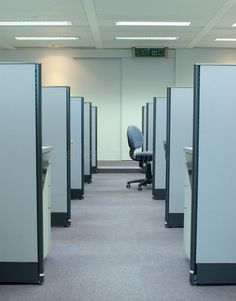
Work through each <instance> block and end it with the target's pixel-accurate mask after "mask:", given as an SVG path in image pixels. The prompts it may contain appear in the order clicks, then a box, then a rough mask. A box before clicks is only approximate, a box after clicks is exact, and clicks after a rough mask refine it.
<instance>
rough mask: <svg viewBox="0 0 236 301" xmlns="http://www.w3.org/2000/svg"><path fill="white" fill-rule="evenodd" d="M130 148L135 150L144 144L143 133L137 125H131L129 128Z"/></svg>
mask: <svg viewBox="0 0 236 301" xmlns="http://www.w3.org/2000/svg"><path fill="white" fill-rule="evenodd" d="M127 137H128V144H129V148H130V149H131V150H132V151H134V150H136V149H137V148H140V147H142V146H143V134H142V132H141V131H140V129H139V128H137V127H136V126H135V125H130V126H129V127H128V129H127Z"/></svg>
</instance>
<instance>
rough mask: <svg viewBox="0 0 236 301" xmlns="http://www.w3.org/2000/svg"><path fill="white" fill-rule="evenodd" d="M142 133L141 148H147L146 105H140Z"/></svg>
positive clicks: (144, 149)
mask: <svg viewBox="0 0 236 301" xmlns="http://www.w3.org/2000/svg"><path fill="white" fill-rule="evenodd" d="M142 133H143V147H142V150H143V151H146V150H147V143H146V142H147V107H146V106H142Z"/></svg>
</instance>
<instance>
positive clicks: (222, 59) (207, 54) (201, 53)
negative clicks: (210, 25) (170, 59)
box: [175, 48, 236, 86]
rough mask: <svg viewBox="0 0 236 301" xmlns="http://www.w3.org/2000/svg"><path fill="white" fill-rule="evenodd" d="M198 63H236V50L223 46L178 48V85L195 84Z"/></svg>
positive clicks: (176, 74)
mask: <svg viewBox="0 0 236 301" xmlns="http://www.w3.org/2000/svg"><path fill="white" fill-rule="evenodd" d="M196 63H217V64H223V63H224V64H236V50H235V49H224V48H223V49H222V48H196V49H176V69H175V85H176V86H193V65H194V64H196Z"/></svg>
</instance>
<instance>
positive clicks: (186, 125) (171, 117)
mask: <svg viewBox="0 0 236 301" xmlns="http://www.w3.org/2000/svg"><path fill="white" fill-rule="evenodd" d="M192 132H193V88H189V87H170V88H167V141H166V208H165V224H166V227H183V215H184V171H185V163H184V147H186V146H189V147H191V146H192Z"/></svg>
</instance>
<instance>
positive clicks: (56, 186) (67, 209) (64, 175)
mask: <svg viewBox="0 0 236 301" xmlns="http://www.w3.org/2000/svg"><path fill="white" fill-rule="evenodd" d="M42 139H43V145H45V146H48V145H49V146H52V149H53V150H52V155H51V183H52V188H51V201H52V204H51V210H52V215H51V218H52V221H51V222H52V226H69V225H70V223H71V194H70V190H71V183H70V182H71V181H70V152H71V151H70V144H71V140H70V88H69V87H43V88H42Z"/></svg>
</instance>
